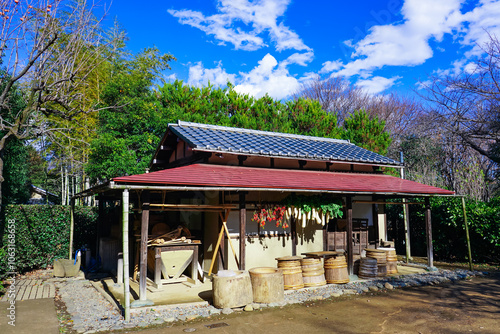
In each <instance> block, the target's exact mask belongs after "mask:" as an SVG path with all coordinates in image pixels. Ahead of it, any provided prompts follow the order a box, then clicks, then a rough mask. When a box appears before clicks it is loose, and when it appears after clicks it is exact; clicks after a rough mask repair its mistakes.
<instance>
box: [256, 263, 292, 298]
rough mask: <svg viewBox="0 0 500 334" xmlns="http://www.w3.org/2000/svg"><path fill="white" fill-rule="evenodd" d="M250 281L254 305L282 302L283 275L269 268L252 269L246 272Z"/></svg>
mask: <svg viewBox="0 0 500 334" xmlns="http://www.w3.org/2000/svg"><path fill="white" fill-rule="evenodd" d="M248 272H249V273H250V280H251V281H252V291H253V301H254V303H265V304H269V303H279V302H281V301H283V299H284V298H285V296H284V283H283V274H282V273H281V271H280V270H279V269H276V268H271V267H258V268H252V269H250V270H249V271H248Z"/></svg>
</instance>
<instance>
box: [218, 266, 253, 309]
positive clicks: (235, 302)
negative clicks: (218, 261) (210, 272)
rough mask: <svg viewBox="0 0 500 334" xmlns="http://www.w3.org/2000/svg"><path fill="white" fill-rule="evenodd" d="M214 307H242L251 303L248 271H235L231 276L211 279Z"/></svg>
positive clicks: (219, 276) (220, 275) (219, 275)
mask: <svg viewBox="0 0 500 334" xmlns="http://www.w3.org/2000/svg"><path fill="white" fill-rule="evenodd" d="M212 285H213V288H212V290H213V298H214V306H215V307H217V308H226V307H228V308H234V307H242V306H245V305H248V304H251V303H252V302H253V296H252V283H251V282H250V275H249V274H248V271H240V270H238V271H235V272H234V275H233V276H222V272H221V273H220V274H219V273H217V275H214V277H213V282H212Z"/></svg>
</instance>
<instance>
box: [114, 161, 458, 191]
mask: <svg viewBox="0 0 500 334" xmlns="http://www.w3.org/2000/svg"><path fill="white" fill-rule="evenodd" d="M113 181H114V182H115V184H133V185H138V184H142V185H161V186H185V187H197V186H198V187H200V186H202V187H217V188H220V187H225V188H234V189H235V190H236V189H241V188H247V189H255V190H259V189H262V190H264V189H270V190H280V189H283V190H288V191H300V190H304V191H318V192H338V193H362V194H408V195H445V196H446V195H453V194H454V192H453V191H449V190H445V189H441V188H437V187H433V186H428V185H425V184H421V183H418V182H413V181H409V180H403V179H400V178H397V177H394V176H389V175H384V174H360V173H339V172H326V171H310V170H290V169H271V168H255V167H241V166H227V165H207V164H194V165H188V166H183V167H177V168H171V169H165V170H161V171H156V172H152V173H146V174H138V175H131V176H123V177H116V178H114V179H113Z"/></svg>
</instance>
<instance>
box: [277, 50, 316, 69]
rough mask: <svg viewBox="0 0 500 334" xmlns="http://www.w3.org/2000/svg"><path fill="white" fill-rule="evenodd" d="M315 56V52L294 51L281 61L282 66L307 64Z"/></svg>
mask: <svg viewBox="0 0 500 334" xmlns="http://www.w3.org/2000/svg"><path fill="white" fill-rule="evenodd" d="M313 58H314V53H313V52H305V53H294V54H292V55H291V56H290V57H288V58H287V59H285V60H284V61H282V62H281V64H280V66H288V65H290V64H297V65H300V66H307V64H308V63H310V62H311V61H312V60H313Z"/></svg>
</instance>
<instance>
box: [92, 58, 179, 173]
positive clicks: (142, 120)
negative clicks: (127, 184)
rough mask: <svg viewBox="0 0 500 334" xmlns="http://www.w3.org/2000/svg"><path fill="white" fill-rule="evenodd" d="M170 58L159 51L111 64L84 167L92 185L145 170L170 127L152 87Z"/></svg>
mask: <svg viewBox="0 0 500 334" xmlns="http://www.w3.org/2000/svg"><path fill="white" fill-rule="evenodd" d="M172 59H174V58H173V57H172V56H171V55H168V54H166V55H162V54H160V53H159V51H158V50H157V49H146V50H145V51H143V52H142V53H140V54H138V55H136V56H135V57H134V58H133V59H132V60H126V59H118V60H115V62H114V63H113V69H112V70H111V73H113V75H112V76H111V78H110V79H109V81H108V82H107V83H106V86H105V88H104V90H103V93H102V95H101V98H102V104H103V105H102V107H103V108H104V109H103V110H101V112H100V113H99V126H98V137H97V138H96V139H95V140H93V141H92V143H91V151H90V157H89V159H90V163H89V164H88V165H87V168H86V171H87V173H88V174H89V176H90V178H91V179H92V181H93V182H96V181H97V180H104V179H109V178H112V177H114V176H120V175H130V174H137V173H143V172H144V171H145V168H146V167H147V166H148V164H149V162H150V159H151V155H152V152H154V150H155V148H156V144H157V143H158V141H159V137H160V136H161V135H163V132H164V131H165V129H166V127H167V123H168V120H165V119H164V118H163V117H162V116H163V115H162V112H161V111H159V102H158V100H157V98H156V95H155V93H154V92H153V91H152V90H151V86H152V85H153V84H154V81H155V80H156V79H157V78H159V77H160V75H161V72H162V71H164V70H165V69H167V68H169V65H168V62H169V61H170V60H172Z"/></svg>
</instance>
